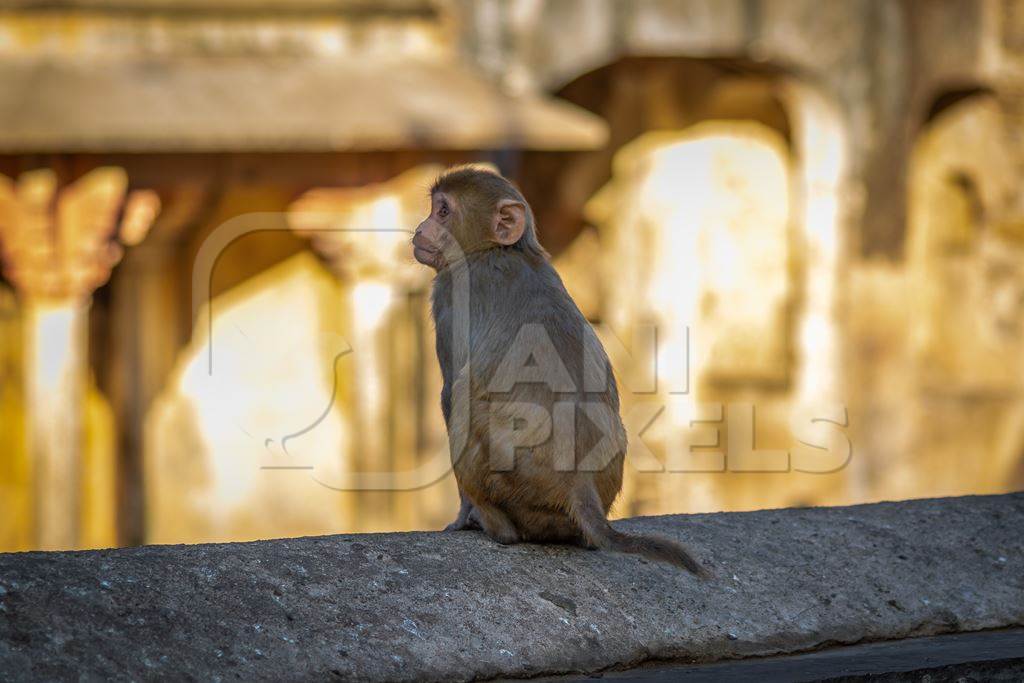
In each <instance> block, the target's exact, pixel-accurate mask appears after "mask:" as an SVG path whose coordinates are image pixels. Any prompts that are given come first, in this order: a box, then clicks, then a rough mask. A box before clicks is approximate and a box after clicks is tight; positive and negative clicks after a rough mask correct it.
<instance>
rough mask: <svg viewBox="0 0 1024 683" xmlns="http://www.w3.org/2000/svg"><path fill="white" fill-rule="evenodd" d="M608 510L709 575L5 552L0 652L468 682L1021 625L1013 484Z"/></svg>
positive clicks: (467, 552) (223, 554)
mask: <svg viewBox="0 0 1024 683" xmlns="http://www.w3.org/2000/svg"><path fill="white" fill-rule="evenodd" d="M617 526H618V527H619V528H620V529H622V530H626V531H630V532H641V531H642V532H646V533H659V534H663V535H666V536H670V537H673V538H675V539H678V540H680V541H685V542H686V543H688V544H689V545H690V546H691V548H693V550H694V551H695V553H696V554H697V555H698V556H699V557H700V558H701V560H702V561H703V562H705V563H706V564H707V566H709V567H710V568H711V569H712V570H713V572H714V574H715V576H714V577H713V578H711V579H709V580H699V579H696V578H694V577H693V576H692V575H690V574H688V573H685V572H682V571H680V570H678V569H675V568H672V567H669V566H666V565H661V564H652V563H648V562H646V561H643V560H639V559H637V558H635V557H630V556H622V555H616V554H612V553H607V552H600V551H587V550H582V549H576V548H568V547H556V546H536V545H516V546H501V545H497V544H495V543H493V542H491V541H489V540H488V539H486V538H485V537H483V536H482V535H481V534H479V533H477V532H452V533H412V534H372V535H362V536H359V535H354V536H325V537H318V538H302V539H286V540H277V541H263V542H255V543H240V544H226V545H197V546H151V547H145V548H134V549H124V550H109V551H94V552H76V553H23V554H6V555H0V671H3V672H4V673H5V675H6V676H7V677H8V678H9V679H12V680H29V679H53V678H72V677H73V678H79V679H82V680H92V679H105V678H112V677H117V678H132V679H142V678H146V679H148V678H157V677H172V678H196V679H201V680H218V679H223V678H234V677H238V678H242V679H252V678H254V677H258V678H265V679H277V680H284V679H288V680H296V679H308V678H330V677H331V676H336V677H343V678H353V679H359V680H367V681H369V680H465V681H468V680H479V679H487V678H492V677H499V676H501V677H509V678H519V677H528V676H536V675H542V674H555V673H564V672H595V671H601V670H604V669H607V668H609V667H616V666H617V667H629V666H633V665H638V664H640V663H642V662H645V661H650V660H670V661H684V662H692V661H714V660H720V659H728V658H739V657H754V656H761V655H770V654H776V653H788V652H798V651H803V650H809V649H813V648H818V647H822V646H827V645H835V644H843V643H856V642H861V641H873V640H888V639H898V638H905V637H910V636H919V635H929V634H938V633H950V632H961V631H976V630H980V629H992V628H999V627H1005V626H1012V625H1022V624H1024V538H1022V536H1021V534H1020V529H1021V528H1022V526H1024V494H1013V495H1005V496H993V497H974V498H954V499H932V500H918V501H908V502H902V503H883V504H876V505H864V506H857V507H850V508H817V509H792V510H770V511H762V512H754V513H727V514H726V513H723V514H711V515H694V516H676V517H651V518H638V519H631V520H623V521H621V522H618V523H617Z"/></svg>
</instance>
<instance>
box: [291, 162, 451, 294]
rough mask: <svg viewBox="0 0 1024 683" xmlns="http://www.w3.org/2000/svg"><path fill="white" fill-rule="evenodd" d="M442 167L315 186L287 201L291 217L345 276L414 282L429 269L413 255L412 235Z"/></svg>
mask: <svg viewBox="0 0 1024 683" xmlns="http://www.w3.org/2000/svg"><path fill="white" fill-rule="evenodd" d="M440 171H441V167H440V166H436V165H424V166H417V167H416V168H413V169H411V170H409V171H406V172H405V173H402V174H400V175H398V176H396V177H394V178H392V179H391V180H388V181H387V182H384V183H379V184H376V185H369V186H366V187H359V188H315V189H312V190H310V191H308V192H306V193H305V194H304V195H302V196H301V197H299V198H298V199H297V200H296V201H295V202H294V203H292V205H291V206H290V207H288V222H289V224H290V225H291V227H292V229H293V230H295V232H296V233H298V234H300V235H303V236H305V237H308V238H309V240H310V243H311V244H312V246H313V248H314V249H315V250H316V252H317V253H318V254H319V255H320V256H321V257H323V258H324V259H325V260H326V261H327V263H328V266H329V267H330V268H331V270H332V271H333V272H334V273H335V274H336V275H338V277H339V278H341V279H342V280H346V281H357V280H362V279H366V278H380V277H383V278H385V279H387V280H388V281H390V282H392V283H395V284H400V285H404V286H405V287H406V288H409V289H411V288H415V287H417V286H419V285H422V284H425V283H426V282H428V281H429V280H430V277H431V274H430V271H429V269H428V268H426V267H424V266H422V265H420V264H419V263H416V262H415V261H414V260H413V258H412V247H411V246H409V240H410V239H411V238H412V232H413V231H414V230H415V229H416V226H417V224H418V223H419V222H420V221H421V220H422V219H423V218H425V217H426V215H427V214H428V213H429V211H430V198H429V196H428V195H427V191H428V189H429V188H430V185H431V183H432V182H433V181H434V179H435V178H436V177H437V175H438V174H439V173H440Z"/></svg>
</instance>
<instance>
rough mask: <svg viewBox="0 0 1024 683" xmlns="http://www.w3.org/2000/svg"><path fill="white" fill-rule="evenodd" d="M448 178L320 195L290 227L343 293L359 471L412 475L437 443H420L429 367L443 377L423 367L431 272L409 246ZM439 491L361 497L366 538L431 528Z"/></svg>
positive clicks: (427, 169) (296, 212) (427, 175)
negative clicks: (438, 184)
mask: <svg viewBox="0 0 1024 683" xmlns="http://www.w3.org/2000/svg"><path fill="white" fill-rule="evenodd" d="M439 172H440V168H439V167H436V166H421V167H417V168H414V169H412V170H410V171H407V172H405V173H403V174H401V175H399V176H397V177H396V178H393V179H392V180H390V181H388V182H386V183H381V184H378V185H373V186H369V187H362V188H348V189H333V188H320V189H315V190H311V191H309V192H307V193H306V194H305V195H303V196H302V197H301V198H299V199H298V200H297V201H296V202H295V203H294V204H292V206H291V207H289V223H290V225H291V226H292V227H293V229H295V230H296V231H297V232H298V233H300V234H302V235H305V236H307V237H309V238H310V240H311V242H312V245H313V247H314V249H316V251H317V252H318V253H319V254H320V255H321V256H322V257H323V258H324V259H325V260H326V261H327V263H328V266H329V267H330V268H331V270H332V271H333V272H334V274H335V275H336V276H337V277H338V278H339V280H341V281H342V283H343V284H344V287H343V292H344V301H343V303H342V305H343V306H344V307H345V309H344V310H345V316H344V317H345V319H346V328H347V330H348V331H347V332H346V336H347V341H348V342H349V343H350V344H351V346H352V350H353V355H352V358H351V361H350V363H349V364H348V365H347V368H346V370H345V372H346V373H347V375H346V376H347V378H348V380H349V382H348V384H349V389H348V391H347V398H348V400H347V402H345V403H343V404H342V406H341V410H342V413H343V414H344V415H345V420H346V422H348V424H349V426H350V429H351V433H352V434H353V441H352V452H351V454H350V455H351V457H350V458H349V462H351V463H353V466H354V467H355V468H356V470H357V471H362V472H384V471H388V472H392V473H398V472H404V471H408V470H411V469H413V468H414V467H415V466H416V465H417V463H418V462H419V458H420V457H421V455H422V454H423V451H424V450H425V448H429V444H426V446H425V442H427V441H432V440H431V439H424V438H423V434H421V431H422V430H423V429H428V430H429V425H424V424H423V423H422V422H421V420H420V419H419V418H420V415H419V413H418V411H420V410H422V409H423V405H424V397H423V396H422V395H420V394H419V393H418V392H417V390H418V389H420V388H422V387H423V384H424V381H423V375H421V374H420V373H423V372H425V368H424V362H423V361H424V360H425V361H426V362H427V363H429V367H430V369H431V370H434V369H436V361H435V360H434V359H433V358H432V357H431V358H426V359H424V358H423V352H424V350H423V345H422V341H423V336H424V334H428V333H429V332H430V328H429V326H424V325H420V324H418V321H419V320H420V319H421V317H422V316H424V315H425V310H426V306H425V303H426V295H425V292H426V290H427V288H428V283H429V281H430V272H429V270H428V269H427V268H426V267H424V266H421V265H419V264H418V263H416V262H415V261H414V260H413V259H412V249H411V247H410V246H409V239H410V237H411V232H412V230H413V229H415V227H416V225H417V224H418V222H419V221H420V220H421V219H422V218H423V217H424V216H426V214H427V213H428V211H429V198H428V196H427V189H428V188H429V187H430V184H431V183H432V182H433V180H434V178H436V176H437V174H438V173H439ZM417 303H418V304H419V305H417ZM430 341H431V342H432V341H433V340H432V338H431V340H430ZM430 346H431V348H432V346H433V345H432V343H431V344H430ZM437 390H438V391H440V386H438V387H437ZM436 396H437V393H434V394H433V395H431V396H429V397H427V399H426V405H428V406H429V408H428V409H434V408H435V406H436V405H437V404H436ZM436 418H437V419H436V420H435V421H434V422H433V423H430V424H433V425H437V426H439V427H440V422H441V420H440V410H437V413H436ZM440 431H441V433H443V427H440ZM435 490H436V487H430V489H429V491H430V492H427V491H419V492H416V494H415V496H416V500H415V501H414V500H412V499H411V497H410V496H412V495H413V494H408V495H407V494H405V493H403V492H400V491H359V492H357V493H356V497H357V501H358V502H357V507H358V513H357V514H358V516H359V517H360V521H359V528H360V529H361V530H362V531H374V530H384V529H396V528H415V527H416V526H417V525H419V526H422V524H423V521H424V518H432V517H433V516H434V515H433V514H432V513H431V512H430V511H429V510H423V509H418V508H419V507H422V506H423V505H424V504H425V500H426V498H429V497H430V496H431V495H432V492H434V491H435ZM453 500H455V499H454V498H453ZM426 507H427V508H431V507H433V506H432V505H430V504H429V503H427V504H426Z"/></svg>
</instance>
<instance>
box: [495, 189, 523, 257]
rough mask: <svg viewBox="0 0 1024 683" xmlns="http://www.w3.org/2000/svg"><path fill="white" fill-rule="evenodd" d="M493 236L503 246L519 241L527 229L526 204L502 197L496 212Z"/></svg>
mask: <svg viewBox="0 0 1024 683" xmlns="http://www.w3.org/2000/svg"><path fill="white" fill-rule="evenodd" d="M493 223H494V224H493V225H492V226H491V233H492V237H493V239H494V241H495V242H497V243H498V244H500V245H502V246H506V247H507V246H509V245H510V244H515V243H516V242H518V241H519V238H520V237H522V236H523V232H525V231H526V205H525V204H523V203H522V202H517V201H516V200H514V199H501V200H499V201H498V208H497V209H496V210H495V212H494V219H493Z"/></svg>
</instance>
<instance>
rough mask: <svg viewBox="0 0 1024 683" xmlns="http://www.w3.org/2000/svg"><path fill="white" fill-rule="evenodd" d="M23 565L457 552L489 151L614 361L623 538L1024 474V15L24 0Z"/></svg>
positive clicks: (19, 338) (9, 186)
mask: <svg viewBox="0 0 1024 683" xmlns="http://www.w3.org/2000/svg"><path fill="white" fill-rule="evenodd" d="M0 84H2V88H0V256H2V265H3V278H2V280H0V428H2V433H3V436H4V443H3V449H2V454H0V551H4V550H23V549H32V548H43V549H59V548H88V547H104V546H112V545H130V544H139V543H182V542H186V543H191V542H201V541H227V540H247V539H255V538H270V537H282V536H298V535H309V534H326V533H338V532H347V531H386V530H411V529H435V528H441V527H443V526H444V525H445V524H446V523H447V522H449V521H451V518H453V517H454V514H455V511H456V509H457V507H458V497H457V493H456V490H455V484H454V479H453V477H452V475H451V472H450V462H449V461H448V452H447V446H446V435H445V429H444V424H443V421H442V418H441V413H440V409H439V406H438V393H439V391H440V386H441V380H440V374H439V372H438V370H437V364H436V359H435V356H434V348H433V346H434V342H433V335H434V332H433V327H432V323H431V321H430V318H429V310H428V309H429V296H430V283H431V273H430V272H429V271H428V270H427V269H426V268H424V267H422V266H420V265H419V264H417V263H416V262H415V261H414V260H413V259H412V255H411V249H410V247H409V238H410V236H411V233H412V230H413V229H414V227H415V226H416V224H417V223H418V222H419V220H420V219H421V218H422V217H423V216H424V215H426V213H427V209H428V206H429V199H428V197H427V191H428V189H429V187H430V184H431V182H432V181H433V179H434V178H435V177H436V175H437V174H438V173H439V172H440V171H441V170H442V169H443V168H445V167H446V166H448V165H451V164H457V163H468V162H478V163H486V164H490V165H492V166H493V167H495V168H497V169H500V170H501V171H502V172H503V173H504V174H506V175H508V176H509V177H511V178H512V179H514V180H515V181H516V182H517V183H518V184H519V185H520V187H521V188H522V190H523V192H524V194H525V196H526V197H527V199H528V200H529V201H530V203H531V205H532V207H533V209H534V212H535V215H536V219H537V223H538V226H539V235H540V239H541V241H542V243H543V244H544V245H545V247H546V248H547V249H548V250H549V251H550V252H551V254H552V258H553V261H554V264H555V266H556V268H557V269H558V271H559V272H560V274H561V275H562V277H563V279H564V280H565V283H566V286H567V288H568V290H569V291H570V292H571V293H572V295H573V296H574V298H575V299H576V300H577V302H578V303H579V305H580V307H581V309H582V310H583V312H584V314H585V315H586V316H587V317H588V318H589V319H590V320H591V322H592V323H593V324H594V325H595V328H596V329H597V330H598V333H599V335H600V336H601V338H602V340H603V341H604V342H605V345H606V347H607V348H608V350H609V354H610V356H611V358H612V362H613V365H614V368H615V372H616V375H617V377H618V380H619V383H620V389H621V391H622V395H623V416H624V419H625V421H626V424H627V428H628V429H629V434H630V452H629V455H628V457H627V473H626V485H625V489H624V492H623V495H622V497H621V499H620V501H619V503H618V504H617V506H616V508H615V511H614V512H615V514H616V515H617V516H632V515H641V514H662V513H670V512H672V513H675V512H697V511H711V510H741V509H755V508H765V507H779V506H794V505H824V504H847V503H856V502H868V501H875V500H882V499H904V498H915V497H924V496H939V495H956V494H966V493H993V492H1003V491H1008V490H1013V489H1019V488H1021V487H1024V196H1022V194H1021V192H1020V190H1019V188H1020V187H1022V186H1024V185H1022V182H1021V181H1022V180H1024V0H977V1H975V0H932V1H925V0H888V1H883V0H829V1H827V2H822V1H821V0H789V1H787V2H774V1H772V0H635V1H633V2H625V1H620V0H479V1H472V0H378V1H375V2H370V1H369V0H282V1H280V2H269V1H267V0H177V1H175V0H53V1H49V2H39V1H36V0H12V1H9V2H5V3H3V5H2V7H0Z"/></svg>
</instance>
